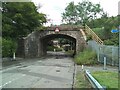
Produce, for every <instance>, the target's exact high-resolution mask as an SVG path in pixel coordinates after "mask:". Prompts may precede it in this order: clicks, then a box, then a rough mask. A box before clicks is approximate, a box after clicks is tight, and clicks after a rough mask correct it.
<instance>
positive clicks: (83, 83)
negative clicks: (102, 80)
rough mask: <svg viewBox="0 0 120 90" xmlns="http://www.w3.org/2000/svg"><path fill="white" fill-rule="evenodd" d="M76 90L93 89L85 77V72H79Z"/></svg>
mask: <svg viewBox="0 0 120 90" xmlns="http://www.w3.org/2000/svg"><path fill="white" fill-rule="evenodd" d="M74 88H81V89H82V88H83V89H84V88H91V84H90V83H89V81H88V80H87V78H86V77H85V75H84V72H83V71H81V72H78V73H77V74H76V82H75V85H74ZM81 89H80V90H81Z"/></svg>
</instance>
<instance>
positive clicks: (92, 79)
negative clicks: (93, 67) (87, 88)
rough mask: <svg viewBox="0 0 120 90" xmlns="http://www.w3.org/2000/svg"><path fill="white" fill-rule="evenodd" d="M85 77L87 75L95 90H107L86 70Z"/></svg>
mask: <svg viewBox="0 0 120 90" xmlns="http://www.w3.org/2000/svg"><path fill="white" fill-rule="evenodd" d="M85 75H86V77H87V79H88V80H89V81H90V83H91V85H92V87H93V88H95V89H96V90H105V88H104V87H102V86H101V85H100V84H99V83H98V81H97V80H96V79H95V78H94V77H93V76H92V75H91V74H90V71H88V70H86V71H85Z"/></svg>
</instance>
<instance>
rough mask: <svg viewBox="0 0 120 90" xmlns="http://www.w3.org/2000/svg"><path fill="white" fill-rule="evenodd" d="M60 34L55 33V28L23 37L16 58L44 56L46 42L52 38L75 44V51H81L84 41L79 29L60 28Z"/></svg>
mask: <svg viewBox="0 0 120 90" xmlns="http://www.w3.org/2000/svg"><path fill="white" fill-rule="evenodd" d="M59 29H60V32H55V27H54V28H53V27H50V28H47V29H46V30H43V31H41V30H40V31H34V32H32V33H31V34H29V35H28V36H27V37H23V38H21V39H20V40H19V42H18V49H17V56H18V57H25V58H31V57H41V56H43V55H45V54H46V42H48V41H49V40H51V39H54V38H67V39H70V40H72V41H73V42H74V43H75V48H74V49H75V51H76V53H78V52H79V51H82V50H83V48H84V47H85V45H86V41H85V40H84V38H83V35H82V33H81V31H80V28H70V29H66V28H63V27H60V28H59Z"/></svg>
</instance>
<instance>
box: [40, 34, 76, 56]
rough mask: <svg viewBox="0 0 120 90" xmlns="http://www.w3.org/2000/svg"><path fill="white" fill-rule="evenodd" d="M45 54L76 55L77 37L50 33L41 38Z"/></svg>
mask: <svg viewBox="0 0 120 90" xmlns="http://www.w3.org/2000/svg"><path fill="white" fill-rule="evenodd" d="M40 41H41V42H42V48H43V53H44V55H47V56H55V57H56V58H62V57H74V55H75V54H76V39H75V38H73V37H71V36H69V35H64V34H50V35H46V36H44V37H42V38H40Z"/></svg>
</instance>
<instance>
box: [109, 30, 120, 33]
mask: <svg viewBox="0 0 120 90" xmlns="http://www.w3.org/2000/svg"><path fill="white" fill-rule="evenodd" d="M111 32H112V33H118V32H119V30H115V29H113V30H111Z"/></svg>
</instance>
